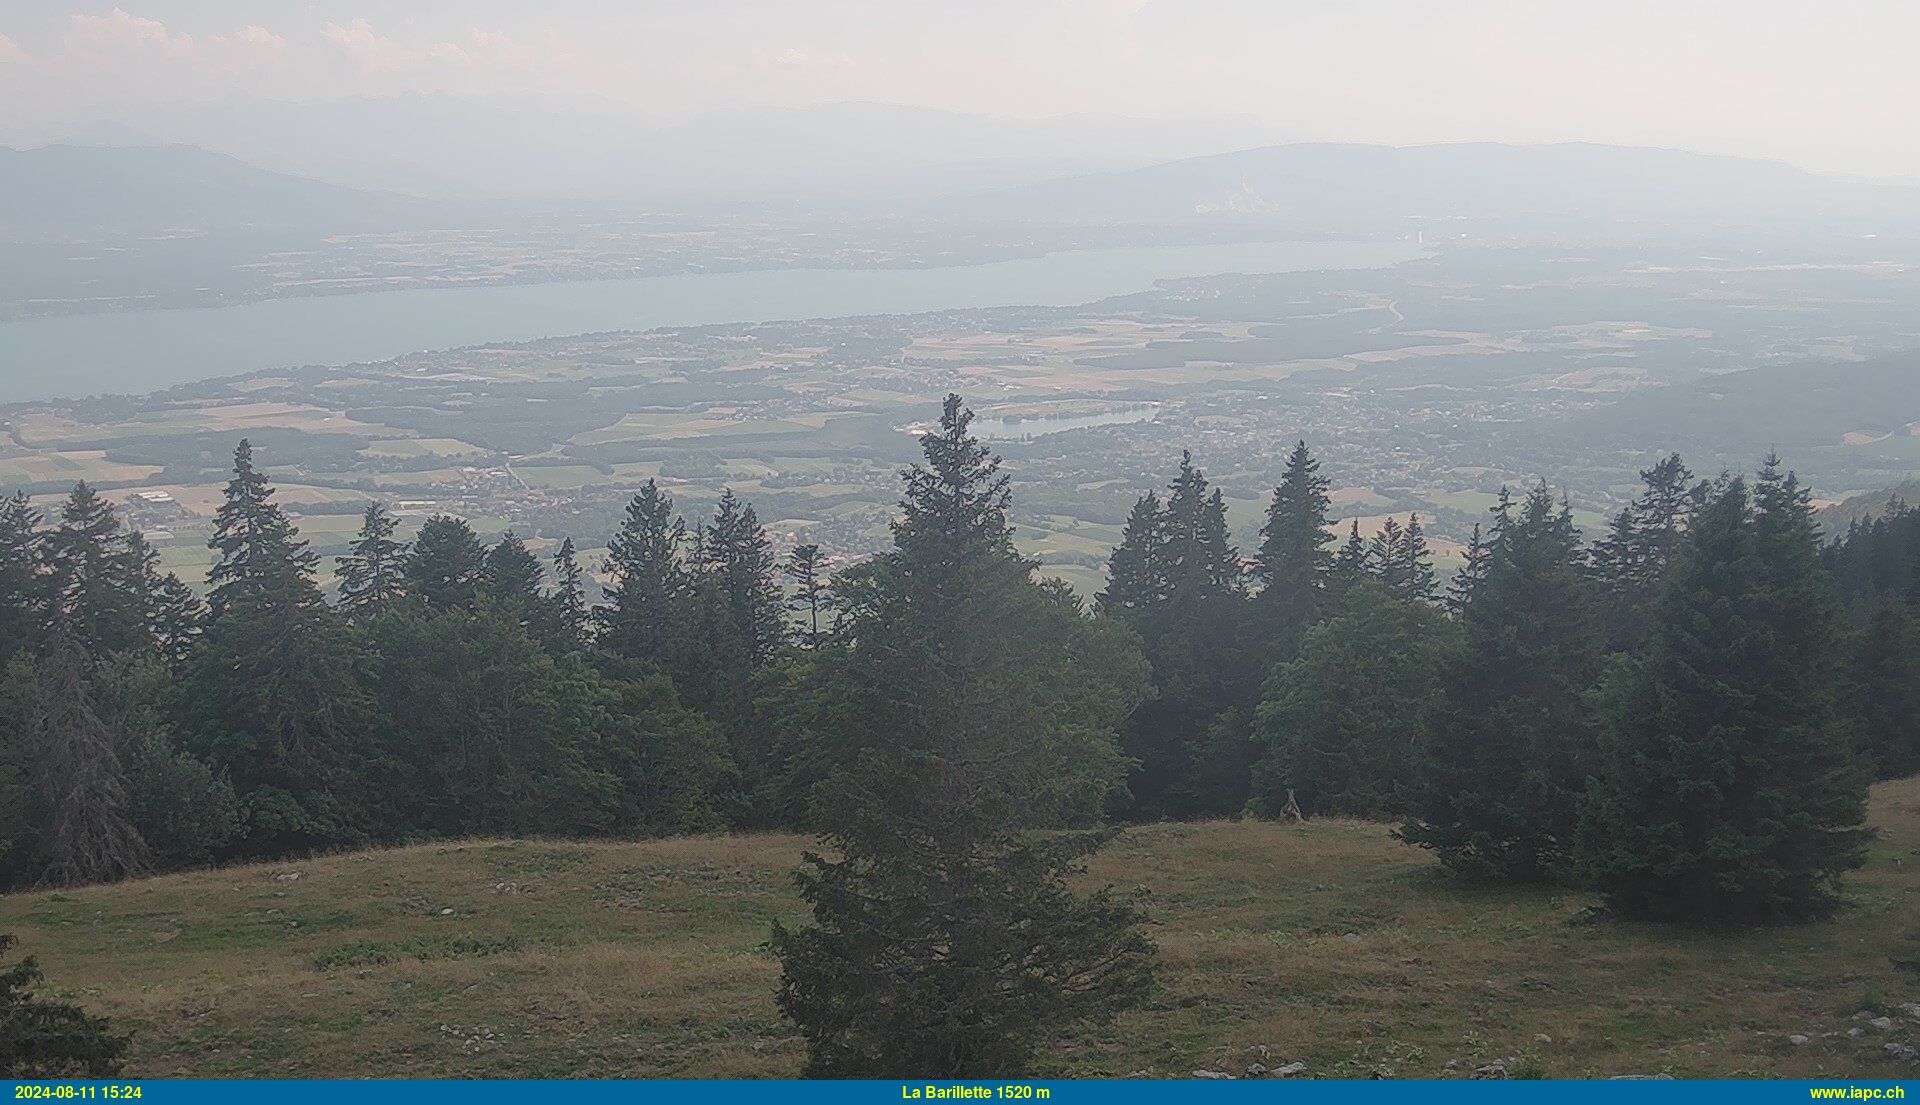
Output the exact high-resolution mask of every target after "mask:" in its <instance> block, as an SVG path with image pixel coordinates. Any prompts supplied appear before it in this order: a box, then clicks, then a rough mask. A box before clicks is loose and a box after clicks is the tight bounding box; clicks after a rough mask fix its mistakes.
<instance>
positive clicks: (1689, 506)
mask: <svg viewBox="0 0 1920 1105" xmlns="http://www.w3.org/2000/svg"><path fill="white" fill-rule="evenodd" d="M1640 480H1641V482H1642V483H1643V484H1644V485H1645V490H1644V491H1642V492H1641V494H1640V497H1639V498H1637V499H1635V500H1634V501H1633V502H1632V503H1629V504H1628V505H1627V506H1626V507H1625V508H1624V509H1623V510H1621V511H1620V513H1619V514H1617V515H1615V516H1614V519H1613V521H1612V523H1611V524H1610V525H1609V526H1608V529H1607V535H1606V536H1605V537H1603V538H1601V539H1600V540H1599V541H1598V542H1596V543H1595V544H1594V547H1593V553H1592V557H1591V562H1592V570H1593V574H1594V577H1595V578H1596V579H1598V580H1599V581H1600V588H1601V595H1602V597H1603V599H1604V607H1603V609H1604V610H1605V612H1606V613H1605V621H1606V628H1607V637H1608V643H1609V646H1610V647H1612V648H1613V649H1615V650H1617V651H1624V650H1627V649H1633V648H1637V647H1639V645H1640V643H1641V642H1642V641H1644V640H1645V638H1646V635H1647V632H1648V630H1649V628H1650V625H1651V620H1652V608H1653V604H1654V600H1655V599H1656V598H1658V596H1659V592H1660V584H1661V581H1662V580H1664V579H1665V578H1666V573H1667V570H1668V568H1669V567H1670V566H1671V565H1672V563H1673V558H1674V555H1675V553H1676V552H1678V550H1679V548H1680V542H1681V539H1682V537H1683V536H1684V535H1685V532H1686V527H1687V522H1688V519H1690V518H1691V517H1692V516H1693V512H1694V511H1695V510H1696V509H1698V507H1699V504H1700V497H1701V496H1702V495H1703V494H1704V493H1705V485H1704V484H1698V483H1696V482H1695V481H1694V479H1693V473H1692V472H1690V471H1688V469H1687V466H1686V464H1685V463H1684V462H1683V461H1681V459H1680V454H1678V453H1672V454H1669V455H1668V456H1667V457H1666V458H1665V459H1664V460H1662V461H1660V462H1659V463H1658V464H1655V465H1654V466H1653V467H1652V468H1648V469H1645V470H1643V471H1642V472H1641V473H1640Z"/></svg>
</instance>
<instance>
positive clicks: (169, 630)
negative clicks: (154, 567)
mask: <svg viewBox="0 0 1920 1105" xmlns="http://www.w3.org/2000/svg"><path fill="white" fill-rule="evenodd" d="M206 624H207V605H206V603H203V602H201V601H200V597H199V596H198V595H196V594H194V593H193V589H192V588H191V587H188V586H187V585H186V584H184V583H182V582H180V577H179V576H177V575H175V574H173V573H172V572H168V573H167V574H166V575H164V576H162V577H161V579H160V582H159V584H158V585H157V586H156V587H155V588H154V590H153V600H152V602H151V604H150V605H149V606H148V608H147V629H148V631H149V632H150V633H152V634H153V639H154V643H155V644H156V645H158V646H159V649H160V655H161V657H162V658H163V659H165V660H166V662H167V663H168V664H170V665H172V666H173V667H176V668H177V667H179V666H180V665H181V664H184V663H185V662H186V660H187V657H188V656H189V655H191V654H192V652H193V646H194V642H196V641H198V640H199V639H200V635H201V634H202V633H203V632H205V631H206Z"/></svg>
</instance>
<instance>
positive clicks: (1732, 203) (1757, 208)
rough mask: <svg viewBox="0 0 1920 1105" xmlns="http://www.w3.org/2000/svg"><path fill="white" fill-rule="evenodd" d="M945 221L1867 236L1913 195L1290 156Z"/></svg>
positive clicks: (1682, 176)
mask: <svg viewBox="0 0 1920 1105" xmlns="http://www.w3.org/2000/svg"><path fill="white" fill-rule="evenodd" d="M951 206H952V209H953V210H954V211H956V212H960V213H965V214H970V215H974V216H978V217H991V218H1010V217H1012V218H1023V219H1032V220H1036V221H1044V222H1086V223H1128V222H1137V223H1173V222H1182V221H1191V220H1196V219H1213V220H1220V219H1241V220H1249V221H1252V220H1269V221H1273V220H1278V221H1286V222H1293V223H1300V224H1305V225H1312V226H1317V227H1343V226H1344V227H1349V228H1352V229H1355V230H1360V229H1367V228H1371V229H1374V230H1376V231H1377V230H1379V229H1382V228H1383V226H1390V225H1391V221H1393V220H1416V221H1417V222H1418V223H1420V224H1426V225H1431V224H1433V223H1435V222H1438V221H1442V220H1449V219H1472V220H1497V221H1500V222H1502V223H1505V224H1508V225H1510V226H1515V227H1523V226H1526V225H1529V224H1536V225H1537V224H1549V223H1551V224H1558V225H1575V224H1581V223H1609V222H1621V221H1647V222H1656V223H1667V224H1681V225H1686V224H1713V225H1718V226H1751V227H1780V228H1805V229H1817V230H1819V231H1822V232H1840V233H1872V232H1876V231H1894V230H1904V231H1908V232H1911V231H1912V230H1914V229H1915V228H1916V227H1920V187H1916V186H1913V185H1882V184H1870V183H1860V182H1853V181H1843V180H1836V179H1833V178H1830V177H1824V176H1820V175H1817V174H1814V173H1809V172H1806V171H1804V170H1801V169H1797V168H1794V167H1793V166H1790V165H1785V164H1782V163H1779V162H1772V161H1760V160H1754V159H1750V158H1738V157H1722V156H1711V155H1706V154H1697V153H1689V152H1685V151H1680V150H1662V149H1648V148H1641V147H1625V146H1600V145H1586V144H1560V145H1547V146H1509V145H1498V144H1493V143H1464V144H1455V145H1436V146H1407V147H1393V146H1368V145H1340V144H1319V143H1311V144H1295V145H1283V146H1268V147H1264V148H1260V149H1249V150H1241V151H1237V152H1232V153H1222V154H1214V155H1210V156H1205V157H1194V158H1187V159H1184V160H1179V161H1173V162H1168V163H1165V164H1159V165H1152V166H1146V167H1142V168H1138V169H1133V170H1129V171H1125V172H1115V173H1103V174H1094V175H1081V176H1074V177H1069V178H1064V179H1058V180H1051V181H1043V182H1036V183H1033V184H1029V185H1024V186H1020V187H1015V188H1010V189H1004V190H999V191H995V192H990V193H985V194H980V195H975V196H971V197H967V198H965V199H963V200H961V201H959V202H957V203H955V204H953V205H951Z"/></svg>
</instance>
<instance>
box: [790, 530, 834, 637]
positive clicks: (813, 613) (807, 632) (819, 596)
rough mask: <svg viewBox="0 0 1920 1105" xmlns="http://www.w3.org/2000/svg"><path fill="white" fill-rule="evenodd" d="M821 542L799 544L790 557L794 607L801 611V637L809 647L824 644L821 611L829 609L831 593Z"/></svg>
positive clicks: (799, 612)
mask: <svg viewBox="0 0 1920 1105" xmlns="http://www.w3.org/2000/svg"><path fill="white" fill-rule="evenodd" d="M825 568H826V565H825V562H824V560H823V559H822V558H821V555H820V546H818V545H815V544H802V545H795V546H794V548H793V553H792V554H791V555H790V556H788V557H787V578H789V579H791V580H793V585H794V596H793V599H792V600H791V603H790V605H791V608H792V609H793V610H794V611H795V612H797V613H798V614H799V615H800V619H801V621H800V630H799V632H800V639H801V641H803V642H804V643H805V644H806V647H807V648H809V649H818V648H819V647H820V615H821V613H822V612H824V611H826V610H828V609H829V603H830V602H831V601H832V600H831V593H830V590H829V588H828V585H827V577H826V574H825Z"/></svg>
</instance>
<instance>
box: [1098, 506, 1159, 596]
mask: <svg viewBox="0 0 1920 1105" xmlns="http://www.w3.org/2000/svg"><path fill="white" fill-rule="evenodd" d="M1164 528H1165V512H1164V511H1163V510H1162V509H1161V506H1160V496H1159V495H1158V494H1157V493H1155V492H1152V491H1149V492H1147V493H1146V494H1145V495H1142V496H1140V498H1139V500H1138V501H1136V502H1135V503H1134V504H1133V513H1132V514H1130V515H1128V516H1127V525H1126V529H1125V530H1124V531H1122V533H1121V536H1120V544H1119V545H1118V546H1117V547H1116V548H1115V549H1114V550H1113V556H1112V557H1111V558H1110V559H1109V560H1108V561H1107V586H1106V588H1105V589H1104V590H1102V591H1101V592H1100V595H1099V597H1098V599H1096V600H1095V601H1096V604H1097V605H1098V607H1099V609H1100V610H1101V611H1102V612H1103V613H1107V614H1112V615H1115V616H1119V617H1126V616H1128V615H1130V614H1134V613H1137V612H1140V611H1145V610H1149V609H1152V608H1154V607H1156V606H1158V605H1159V604H1160V602H1162V601H1163V600H1164V599H1165V598H1166V593H1167V586H1166V578H1165V576H1166V571H1165V562H1166V557H1165V555H1164V554H1163V552H1162V548H1161V546H1162V545H1163V544H1164V543H1165V541H1166V535H1165V533H1164V532H1163V531H1164Z"/></svg>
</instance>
